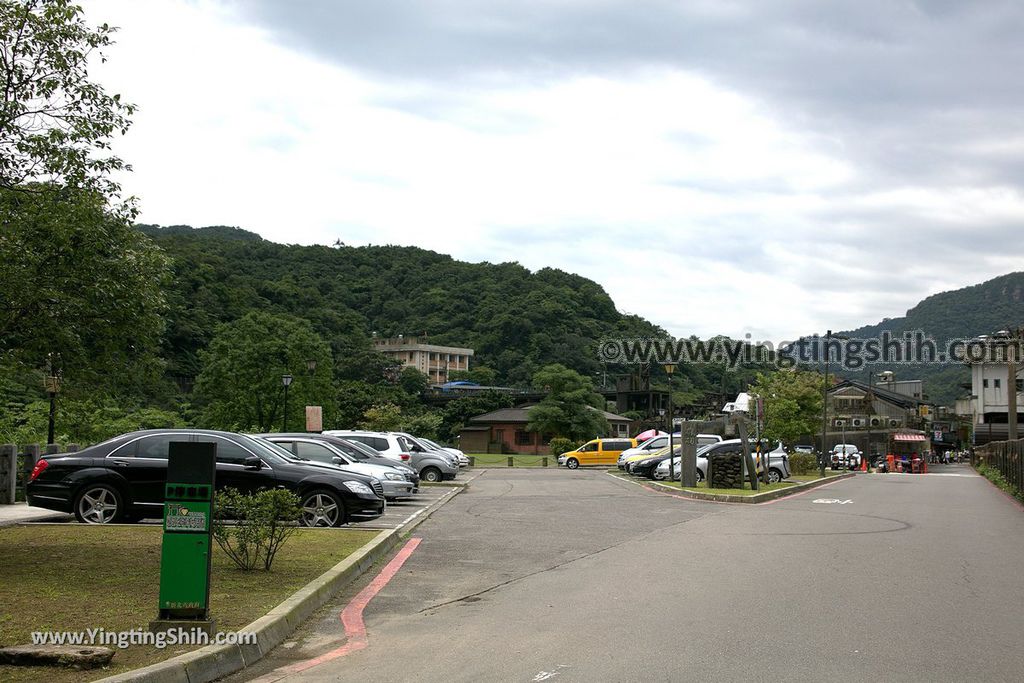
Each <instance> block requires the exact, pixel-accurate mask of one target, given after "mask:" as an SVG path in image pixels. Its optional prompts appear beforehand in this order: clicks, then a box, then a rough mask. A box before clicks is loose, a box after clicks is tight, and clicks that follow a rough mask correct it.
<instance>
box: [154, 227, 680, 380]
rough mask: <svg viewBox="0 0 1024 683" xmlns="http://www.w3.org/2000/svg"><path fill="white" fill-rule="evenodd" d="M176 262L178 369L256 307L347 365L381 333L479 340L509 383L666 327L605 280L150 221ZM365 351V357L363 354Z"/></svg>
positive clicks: (173, 314) (477, 346)
mask: <svg viewBox="0 0 1024 683" xmlns="http://www.w3.org/2000/svg"><path fill="white" fill-rule="evenodd" d="M140 229H141V230H142V231H143V232H144V233H146V234H147V235H149V236H151V237H152V238H153V240H154V241H155V242H156V244H157V245H158V246H159V247H160V248H161V249H162V250H163V251H164V252H165V253H166V254H167V255H168V256H169V257H170V258H171V260H172V269H173V277H172V279H171V283H170V288H169V290H168V291H167V296H168V299H169V303H170V310H169V312H168V317H167V325H168V328H167V332H166V342H165V351H164V354H163V355H164V357H165V358H166V359H167V360H168V362H169V364H170V367H169V372H170V374H171V375H172V376H175V377H181V378H188V377H193V376H195V375H196V374H198V372H199V369H200V368H199V359H198V356H197V352H198V351H199V350H200V349H203V348H206V346H207V345H208V344H209V342H210V339H211V337H212V335H213V334H214V332H215V329H216V326H217V324H218V323H221V322H228V321H231V320H234V319H237V318H239V317H241V316H243V315H244V314H245V313H247V312H248V311H251V310H263V311H268V312H275V313H287V314H290V315H294V316H296V317H299V318H305V319H308V320H310V321H311V322H312V324H313V328H314V329H315V330H316V331H317V332H318V333H319V334H320V335H321V336H322V337H323V338H324V339H325V340H327V341H328V343H329V344H330V345H331V347H332V350H333V352H334V355H335V359H336V362H337V363H339V364H341V365H344V362H345V358H346V356H348V355H351V354H353V353H356V348H357V347H363V348H368V347H369V338H370V335H372V334H373V333H374V332H376V333H377V334H379V335H381V336H393V335H397V334H404V335H407V336H409V335H418V336H421V337H422V336H426V337H427V338H428V339H429V340H430V341H431V342H432V343H438V344H449V345H453V346H468V347H471V348H473V349H474V350H475V351H476V356H475V358H474V363H475V364H476V365H484V366H488V367H490V368H492V369H493V370H495V371H496V372H497V377H498V380H499V381H501V382H505V383H509V384H528V383H529V382H530V378H531V377H532V375H533V373H534V372H535V371H536V370H537V369H539V368H540V367H542V366H544V365H547V364H550V363H561V364H563V365H565V366H567V367H570V368H573V369H575V370H577V371H579V372H582V373H585V374H588V375H590V376H591V377H593V376H594V374H595V373H597V372H598V371H600V370H601V366H600V364H599V363H598V359H597V355H596V352H595V348H594V343H595V341H596V340H598V339H600V338H601V337H604V336H613V335H618V334H621V335H626V336H634V337H636V336H643V337H648V336H652V335H656V334H663V332H662V331H661V330H659V329H658V328H656V327H655V326H654V325H652V324H650V323H648V322H647V321H645V320H643V319H641V318H639V317H636V316H630V315H623V314H621V313H619V312H618V311H617V310H616V308H615V304H614V302H613V301H612V300H611V298H610V297H609V296H608V294H607V293H606V292H605V291H604V290H603V289H602V288H601V286H600V285H598V284H597V283H595V282H593V281H591V280H588V279H586V278H583V277H580V276H578V275H572V274H569V273H566V272H563V271H560V270H556V269H552V268H545V269H543V270H540V271H538V272H536V273H531V272H530V271H529V270H527V269H526V268H524V267H523V266H521V265H519V264H517V263H498V264H492V263H466V262H462V261H456V260H455V259H453V258H451V257H450V256H446V255H443V254H437V253H434V252H431V251H426V250H423V249H418V248H413V247H396V246H369V247H347V246H337V247H328V246H296V245H282V244H276V243H274V242H269V241H266V240H263V239H261V238H260V237H259V236H258V235H255V234H254V233H250V232H246V231H244V230H239V229H237V228H226V227H220V226H218V227H210V228H202V229H195V230H193V229H191V228H188V227H186V226H173V227H168V228H159V227H156V226H140ZM357 355H359V354H357Z"/></svg>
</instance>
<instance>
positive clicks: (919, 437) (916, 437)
mask: <svg viewBox="0 0 1024 683" xmlns="http://www.w3.org/2000/svg"><path fill="white" fill-rule="evenodd" d="M892 440H893V441H927V440H928V437H926V436H925V435H924V434H893V435H892Z"/></svg>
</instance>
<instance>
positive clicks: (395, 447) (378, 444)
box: [324, 429, 459, 482]
mask: <svg viewBox="0 0 1024 683" xmlns="http://www.w3.org/2000/svg"><path fill="white" fill-rule="evenodd" d="M324 434H326V435H328V436H340V437H341V438H343V439H345V440H347V441H358V442H360V443H363V444H366V445H367V446H369V447H370V448H372V449H374V450H375V451H377V452H378V453H380V454H381V455H383V456H384V457H388V458H393V459H396V460H401V461H403V462H408V463H409V464H411V465H412V467H413V469H414V470H416V472H418V473H419V475H420V479H421V480H423V481H429V482H438V481H444V480H446V479H454V478H455V476H456V475H457V474H458V473H459V466H458V464H456V463H455V462H454V461H453V459H452V456H451V455H449V454H447V453H441V452H439V451H432V450H427V449H425V448H424V447H423V446H419V445H417V444H416V443H414V442H413V440H410V439H409V438H406V436H405V435H403V434H401V433H399V432H368V431H359V430H349V429H331V430H328V431H325V432H324Z"/></svg>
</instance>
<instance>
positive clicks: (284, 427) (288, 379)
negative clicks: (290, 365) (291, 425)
mask: <svg viewBox="0 0 1024 683" xmlns="http://www.w3.org/2000/svg"><path fill="white" fill-rule="evenodd" d="M291 383H292V376H291V375H281V384H283V385H284V419H283V420H282V421H281V431H282V432H287V431H288V387H289V386H290V385H291Z"/></svg>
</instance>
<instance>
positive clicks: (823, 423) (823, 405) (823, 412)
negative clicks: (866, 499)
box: [818, 330, 832, 479]
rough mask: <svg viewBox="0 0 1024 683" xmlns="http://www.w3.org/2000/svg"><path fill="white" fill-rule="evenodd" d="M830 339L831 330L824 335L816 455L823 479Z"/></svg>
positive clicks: (826, 432)
mask: <svg viewBox="0 0 1024 683" xmlns="http://www.w3.org/2000/svg"><path fill="white" fill-rule="evenodd" d="M831 339H832V330H829V331H828V332H826V333H825V349H824V350H825V387H824V389H823V390H822V401H821V453H820V454H819V455H818V475H819V476H820V477H821V478H822V479H824V478H825V449H826V448H828V446H826V445H825V444H826V441H827V438H828V437H827V434H828V361H829V355H830V353H829V352H830V349H829V344H828V343H829V341H830V340H831Z"/></svg>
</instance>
